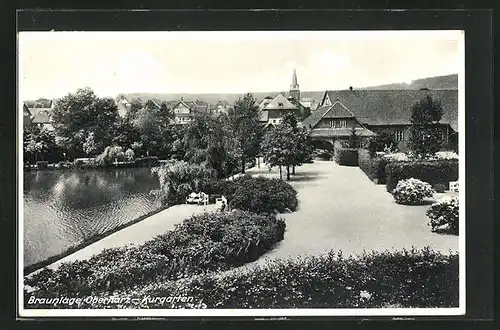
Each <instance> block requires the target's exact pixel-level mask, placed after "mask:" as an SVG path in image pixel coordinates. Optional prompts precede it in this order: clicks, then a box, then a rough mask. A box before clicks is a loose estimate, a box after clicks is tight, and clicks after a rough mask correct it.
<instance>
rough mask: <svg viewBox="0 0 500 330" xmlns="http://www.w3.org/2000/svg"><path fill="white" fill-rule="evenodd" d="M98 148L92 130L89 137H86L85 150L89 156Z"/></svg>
mask: <svg viewBox="0 0 500 330" xmlns="http://www.w3.org/2000/svg"><path fill="white" fill-rule="evenodd" d="M96 150H97V147H96V143H95V140H94V132H90V133H89V134H88V136H87V139H85V142H84V143H83V151H85V153H86V154H87V155H88V156H92V155H93V154H94V152H96Z"/></svg>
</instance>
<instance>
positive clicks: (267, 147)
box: [261, 125, 297, 180]
mask: <svg viewBox="0 0 500 330" xmlns="http://www.w3.org/2000/svg"><path fill="white" fill-rule="evenodd" d="M295 137H296V134H295V132H294V131H293V128H292V127H290V126H288V125H278V126H276V127H274V128H273V129H270V130H268V131H267V132H266V134H265V135H264V138H263V139H262V147H261V149H262V154H263V156H264V161H265V162H266V163H267V164H268V166H269V167H274V166H278V167H279V171H280V179H283V173H282V167H283V166H284V167H286V168H287V180H290V171H289V166H290V165H293V164H294V163H295V158H296V147H297V146H296V144H295V143H296V140H295Z"/></svg>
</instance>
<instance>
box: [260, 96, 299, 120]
mask: <svg viewBox="0 0 500 330" xmlns="http://www.w3.org/2000/svg"><path fill="white" fill-rule="evenodd" d="M289 113H292V114H295V115H296V116H297V117H300V115H301V113H300V106H298V105H297V104H296V103H295V102H294V101H292V100H289V99H287V98H286V97H285V96H284V95H283V94H281V93H280V94H278V95H276V96H275V97H274V98H270V97H266V98H265V99H264V100H263V101H262V102H261V103H260V104H259V114H260V116H259V121H260V122H261V123H262V124H263V125H269V124H271V125H279V124H280V123H281V122H282V120H283V116H285V115H286V114H289Z"/></svg>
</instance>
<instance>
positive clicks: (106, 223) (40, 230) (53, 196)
mask: <svg viewBox="0 0 500 330" xmlns="http://www.w3.org/2000/svg"><path fill="white" fill-rule="evenodd" d="M158 188H159V182H158V179H157V177H156V176H155V175H154V174H152V173H151V169H149V168H131V169H130V168H129V169H113V170H104V169H102V170H101V169H98V170H61V171H58V170H53V171H33V172H25V173H24V196H23V198H24V211H23V213H24V266H25V267H26V266H29V265H31V264H33V263H36V262H39V261H43V260H45V259H47V258H49V257H51V256H54V255H56V254H59V253H61V252H63V251H65V250H66V249H68V248H69V247H70V246H72V245H76V244H80V243H82V241H84V240H86V239H89V238H91V237H93V236H95V235H96V234H101V233H104V232H106V231H108V230H111V229H114V228H116V227H118V226H120V225H122V224H126V223H128V222H131V221H133V220H135V219H137V218H138V217H140V216H142V215H145V214H147V213H149V212H152V211H154V210H157V209H159V208H160V206H161V205H160V202H159V201H158V200H157V199H156V198H155V197H154V196H152V195H151V194H150V191H151V190H154V189H158Z"/></svg>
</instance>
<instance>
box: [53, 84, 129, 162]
mask: <svg viewBox="0 0 500 330" xmlns="http://www.w3.org/2000/svg"><path fill="white" fill-rule="evenodd" d="M118 118H119V116H118V108H117V106H116V104H115V101H114V100H113V99H112V98H99V97H97V96H96V95H95V94H94V92H93V90H92V89H90V88H88V87H87V88H82V89H78V90H77V91H76V93H70V94H68V95H66V96H64V97H62V98H60V99H58V100H56V102H55V106H54V109H53V110H52V119H53V122H54V123H53V124H54V128H55V133H56V135H57V136H58V141H59V143H60V144H61V145H62V146H64V147H65V148H67V150H68V152H69V153H70V154H71V155H72V156H73V157H75V156H78V155H83V154H86V153H85V150H84V143H85V142H86V140H87V138H88V137H89V134H90V132H92V133H93V135H94V136H93V139H94V141H95V149H96V151H97V152H101V151H102V150H104V148H105V146H107V145H110V144H111V142H112V140H113V137H114V136H115V133H116V124H117V122H118Z"/></svg>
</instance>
